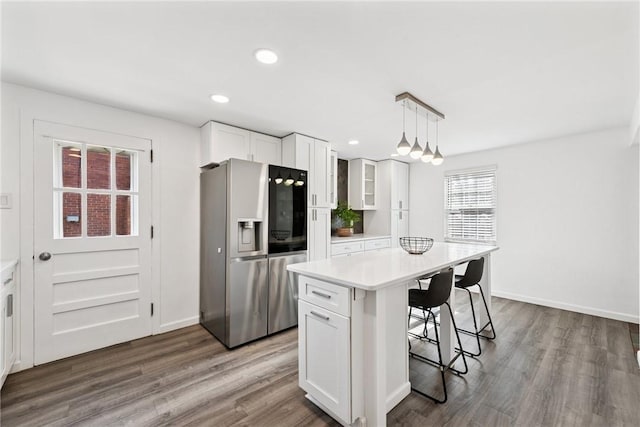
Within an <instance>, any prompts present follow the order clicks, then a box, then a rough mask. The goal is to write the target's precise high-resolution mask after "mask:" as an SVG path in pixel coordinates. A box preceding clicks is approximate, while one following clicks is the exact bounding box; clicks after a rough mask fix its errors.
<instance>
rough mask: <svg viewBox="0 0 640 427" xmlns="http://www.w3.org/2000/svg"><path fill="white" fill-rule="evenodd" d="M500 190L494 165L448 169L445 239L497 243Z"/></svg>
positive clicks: (445, 192)
mask: <svg viewBox="0 0 640 427" xmlns="http://www.w3.org/2000/svg"><path fill="white" fill-rule="evenodd" d="M497 192H498V191H497V185H496V168H495V167H491V168H483V169H475V170H466V171H453V172H448V173H447V174H446V175H445V178H444V197H445V200H444V206H445V240H448V241H458V242H481V243H495V242H496V204H497Z"/></svg>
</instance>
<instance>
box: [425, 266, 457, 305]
mask: <svg viewBox="0 0 640 427" xmlns="http://www.w3.org/2000/svg"><path fill="white" fill-rule="evenodd" d="M452 285H453V268H448V269H446V270H443V271H441V272H440V273H438V274H436V275H435V276H433V277H432V278H431V282H430V283H429V289H426V290H424V291H422V292H421V295H420V296H421V298H420V299H421V301H420V302H421V303H422V304H421V305H422V306H423V307H426V308H431V307H439V306H441V305H442V304H444V303H445V302H447V300H448V299H449V295H450V294H451V287H452Z"/></svg>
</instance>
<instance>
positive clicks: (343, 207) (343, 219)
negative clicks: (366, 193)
mask: <svg viewBox="0 0 640 427" xmlns="http://www.w3.org/2000/svg"><path fill="white" fill-rule="evenodd" d="M333 212H334V213H335V215H336V217H337V218H338V220H339V221H338V222H339V225H340V227H338V229H337V230H336V235H337V236H338V237H349V236H351V235H352V234H353V224H354V223H356V222H358V221H360V215H358V214H357V213H355V212H354V211H353V209H351V207H350V206H349V205H348V204H347V203H345V202H338V207H336V208H335V209H334V210H333Z"/></svg>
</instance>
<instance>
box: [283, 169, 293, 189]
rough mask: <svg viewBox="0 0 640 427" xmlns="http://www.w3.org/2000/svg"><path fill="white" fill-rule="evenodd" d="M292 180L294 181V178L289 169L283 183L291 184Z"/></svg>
mask: <svg viewBox="0 0 640 427" xmlns="http://www.w3.org/2000/svg"><path fill="white" fill-rule="evenodd" d="M294 182H295V180H294V179H293V177H292V176H291V171H289V176H288V177H287V179H285V180H284V185H286V186H287V187H288V186H290V185H291V184H293V183H294Z"/></svg>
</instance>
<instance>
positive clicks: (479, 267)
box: [456, 258, 496, 356]
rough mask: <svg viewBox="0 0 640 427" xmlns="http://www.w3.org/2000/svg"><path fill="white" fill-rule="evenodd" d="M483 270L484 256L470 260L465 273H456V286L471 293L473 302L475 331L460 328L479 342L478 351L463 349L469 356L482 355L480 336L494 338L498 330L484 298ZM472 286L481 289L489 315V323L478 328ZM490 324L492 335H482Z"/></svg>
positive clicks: (472, 311) (470, 299) (472, 314)
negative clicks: (494, 326) (481, 281)
mask: <svg viewBox="0 0 640 427" xmlns="http://www.w3.org/2000/svg"><path fill="white" fill-rule="evenodd" d="M483 270H484V258H479V259H474V260H471V261H469V263H468V264H467V270H466V271H465V273H464V275H462V276H459V275H456V288H458V289H464V290H465V291H467V293H468V294H469V302H470V304H471V316H472V317H473V329H474V330H473V331H467V330H465V329H460V332H463V333H465V334H468V335H473V336H475V337H476V341H477V343H478V352H477V353H472V352H470V351H466V350H463V351H464V352H465V353H466V354H467V355H469V356H480V354H482V348H481V347H480V338H485V339H488V340H492V339H495V337H496V332H495V329H494V328H493V320H492V319H491V313H489V308H488V307H487V300H485V299H484V292H482V286H480V280H481V279H482V271H483ZM472 286H477V287H478V289H480V296H481V297H482V302H483V303H484V309H485V310H486V311H487V316H488V317H489V321H488V322H487V324H486V325H484V326H482V327H481V328H480V329H478V323H477V321H476V311H475V309H474V308H473V299H472V298H471V291H470V290H469V288H470V287H472ZM489 325H491V336H487V335H482V334H481V332H482V331H484V330H485V329H486V328H487V326H489Z"/></svg>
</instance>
